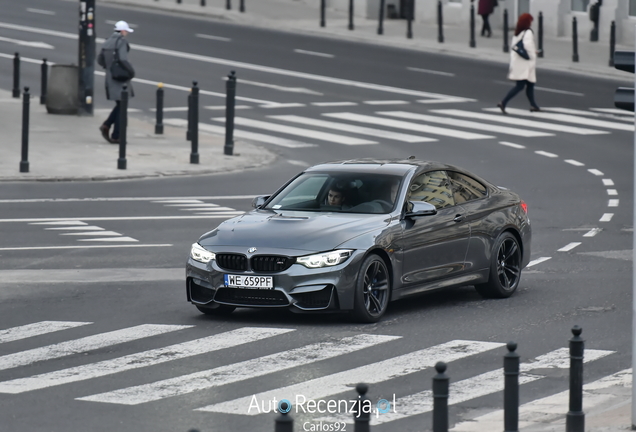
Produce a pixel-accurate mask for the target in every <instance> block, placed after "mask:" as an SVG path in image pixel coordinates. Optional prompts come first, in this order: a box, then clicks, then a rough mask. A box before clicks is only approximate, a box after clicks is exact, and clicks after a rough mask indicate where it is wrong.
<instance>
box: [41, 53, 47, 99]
mask: <svg viewBox="0 0 636 432" xmlns="http://www.w3.org/2000/svg"><path fill="white" fill-rule="evenodd" d="M40 70H41V75H42V76H41V78H40V105H44V104H46V92H47V84H48V77H49V65H48V63H47V62H46V59H42V66H41V67H40Z"/></svg>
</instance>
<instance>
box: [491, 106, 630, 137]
mask: <svg viewBox="0 0 636 432" xmlns="http://www.w3.org/2000/svg"><path fill="white" fill-rule="evenodd" d="M486 111H494V112H497V111H499V108H486ZM506 111H507V112H508V113H509V114H513V115H517V116H524V117H534V118H540V119H545V120H552V121H559V122H563V123H573V124H580V125H586V126H592V127H599V128H604V129H616V130H623V131H630V132H633V131H634V125H633V124H631V125H629V124H622V123H616V122H611V121H607V120H597V119H591V118H582V117H577V116H574V115H570V114H553V113H547V112H530V111H526V110H522V109H518V108H506Z"/></svg>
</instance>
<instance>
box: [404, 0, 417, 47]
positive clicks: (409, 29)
mask: <svg viewBox="0 0 636 432" xmlns="http://www.w3.org/2000/svg"><path fill="white" fill-rule="evenodd" d="M414 1H415V0H407V2H406V4H407V6H406V7H407V9H408V10H407V11H406V14H407V15H406V16H407V18H406V37H407V38H408V39H413V12H414V11H415V4H414Z"/></svg>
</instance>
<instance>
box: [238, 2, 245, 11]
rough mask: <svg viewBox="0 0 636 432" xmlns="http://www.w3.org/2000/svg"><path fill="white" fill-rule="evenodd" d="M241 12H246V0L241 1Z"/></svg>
mask: <svg viewBox="0 0 636 432" xmlns="http://www.w3.org/2000/svg"><path fill="white" fill-rule="evenodd" d="M239 12H245V0H241V1H240V3H239Z"/></svg>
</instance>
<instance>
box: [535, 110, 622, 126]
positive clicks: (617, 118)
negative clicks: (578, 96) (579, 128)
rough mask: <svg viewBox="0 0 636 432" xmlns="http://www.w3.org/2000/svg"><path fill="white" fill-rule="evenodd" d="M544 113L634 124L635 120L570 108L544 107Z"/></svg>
mask: <svg viewBox="0 0 636 432" xmlns="http://www.w3.org/2000/svg"><path fill="white" fill-rule="evenodd" d="M541 109H542V110H543V111H553V112H558V113H562V114H574V115H582V116H587V117H597V118H610V119H613V120H619V121H628V122H633V121H634V119H628V118H626V117H617V116H614V115H612V114H609V113H607V114H599V113H596V112H590V111H584V110H576V109H570V108H545V107H542V108H541Z"/></svg>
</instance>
